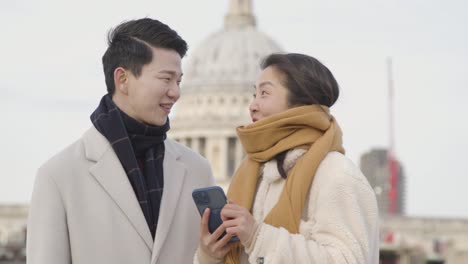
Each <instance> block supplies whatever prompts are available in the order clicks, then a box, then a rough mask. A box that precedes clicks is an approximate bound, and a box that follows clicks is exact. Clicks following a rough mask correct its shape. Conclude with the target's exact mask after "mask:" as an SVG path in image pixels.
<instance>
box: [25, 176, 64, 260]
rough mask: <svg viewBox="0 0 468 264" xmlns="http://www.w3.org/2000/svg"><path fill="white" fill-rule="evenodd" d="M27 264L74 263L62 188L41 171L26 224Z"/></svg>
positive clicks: (35, 185)
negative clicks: (61, 193)
mask: <svg viewBox="0 0 468 264" xmlns="http://www.w3.org/2000/svg"><path fill="white" fill-rule="evenodd" d="M26 244H27V245H26V250H27V263H28V264H46V263H47V264H67V263H71V257H70V243H69V237H68V228H67V220H66V211H65V207H64V203H63V200H62V197H61V195H60V191H59V188H58V186H57V184H56V183H55V182H54V180H53V178H51V177H50V175H48V174H47V173H45V171H44V170H42V169H39V171H38V173H37V177H36V180H35V183H34V189H33V194H32V198H31V204H30V208H29V216H28V223H27V242H26Z"/></svg>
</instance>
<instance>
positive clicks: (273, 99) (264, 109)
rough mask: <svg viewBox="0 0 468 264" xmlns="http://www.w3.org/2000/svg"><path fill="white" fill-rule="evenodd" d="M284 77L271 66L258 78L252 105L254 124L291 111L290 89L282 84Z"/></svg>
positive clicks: (251, 113) (251, 114)
mask: <svg viewBox="0 0 468 264" xmlns="http://www.w3.org/2000/svg"><path fill="white" fill-rule="evenodd" d="M282 78H283V75H282V74H281V73H280V72H279V71H278V70H276V69H275V68H274V66H269V67H267V68H265V69H264V70H263V71H262V72H261V73H260V74H259V76H258V79H257V82H256V84H255V86H254V88H255V93H254V99H253V101H252V103H251V104H250V107H249V110H250V117H251V118H252V122H256V121H258V120H260V119H263V118H265V117H268V116H270V115H273V114H277V113H281V112H283V111H286V110H288V109H289V106H288V89H287V88H286V87H285V86H283V84H282V82H281V81H282Z"/></svg>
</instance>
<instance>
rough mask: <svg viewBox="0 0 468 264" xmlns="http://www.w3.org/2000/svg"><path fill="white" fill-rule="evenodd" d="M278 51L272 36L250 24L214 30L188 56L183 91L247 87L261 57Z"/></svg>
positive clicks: (252, 79) (257, 70)
mask: <svg viewBox="0 0 468 264" xmlns="http://www.w3.org/2000/svg"><path fill="white" fill-rule="evenodd" d="M279 51H280V48H279V46H278V45H277V44H276V43H275V42H274V41H273V40H272V39H270V38H269V37H268V36H266V35H265V34H263V33H261V32H259V31H258V30H257V29H256V28H255V27H253V26H249V27H244V28H229V29H224V30H221V31H219V32H216V33H214V34H212V35H211V36H209V37H208V38H207V39H206V40H205V41H204V42H203V43H202V44H201V45H200V46H199V47H198V48H197V49H196V50H195V52H194V53H193V54H192V55H191V56H190V57H189V58H188V64H187V69H186V73H185V76H184V84H186V85H185V86H184V87H183V89H184V92H190V91H193V90H196V91H198V92H201V91H203V92H209V91H211V90H214V91H219V90H223V88H225V87H226V86H233V85H234V86H240V87H247V88H248V89H250V88H252V84H253V82H254V81H255V79H256V78H257V74H258V72H259V63H260V61H261V59H262V58H263V57H265V56H267V55H268V54H270V53H273V52H279ZM246 85H247V86H246ZM239 92H240V91H239ZM249 92H251V89H250V90H249Z"/></svg>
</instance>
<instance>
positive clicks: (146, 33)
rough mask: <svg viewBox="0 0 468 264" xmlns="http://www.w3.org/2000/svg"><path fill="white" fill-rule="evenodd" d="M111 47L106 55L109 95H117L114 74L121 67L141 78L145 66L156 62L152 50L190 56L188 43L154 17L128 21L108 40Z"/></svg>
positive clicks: (114, 31)
mask: <svg viewBox="0 0 468 264" xmlns="http://www.w3.org/2000/svg"><path fill="white" fill-rule="evenodd" d="M107 42H108V48H107V50H106V52H105V53H104V56H102V65H103V67H104V76H105V79H106V86H107V92H108V93H109V94H110V95H113V94H114V92H115V83H114V71H115V69H116V68H118V67H123V68H124V69H126V70H130V71H131V72H132V74H133V75H135V77H139V76H140V74H141V69H142V67H143V66H144V65H146V64H148V63H150V62H151V61H152V60H153V52H152V50H151V47H157V48H165V49H169V50H174V51H176V52H177V53H178V54H179V55H180V57H181V58H182V57H184V56H185V53H187V43H186V42H185V40H183V39H182V38H181V37H180V36H179V35H178V34H177V32H176V31H174V30H173V29H171V28H170V27H169V26H168V25H166V24H164V23H162V22H160V21H158V20H155V19H151V18H142V19H138V20H131V21H127V22H124V23H122V24H120V25H118V26H117V27H115V28H114V29H112V30H111V31H110V32H109V34H108V37H107Z"/></svg>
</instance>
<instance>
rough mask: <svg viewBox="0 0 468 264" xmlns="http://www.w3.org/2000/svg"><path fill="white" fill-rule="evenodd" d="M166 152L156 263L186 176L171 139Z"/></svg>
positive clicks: (155, 255) (155, 247)
mask: <svg viewBox="0 0 468 264" xmlns="http://www.w3.org/2000/svg"><path fill="white" fill-rule="evenodd" d="M165 143H166V144H165V147H166V152H165V156H164V161H163V169H164V191H163V196H162V201H161V208H160V211H159V220H158V226H157V229H156V236H155V240H154V246H153V255H152V257H151V263H152V264H154V263H156V261H157V259H158V257H159V255H160V250H161V247H162V245H163V244H164V242H165V240H166V238H167V236H168V233H169V232H170V230H171V223H172V219H173V218H174V215H175V212H176V210H177V204H178V201H179V197H180V193H181V189H182V186H183V184H184V178H185V173H186V170H185V165H184V163H182V162H181V161H179V160H178V159H179V157H180V153H178V152H177V151H176V150H175V149H174V148H173V145H172V144H173V143H171V142H170V141H169V140H166V142H165Z"/></svg>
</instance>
